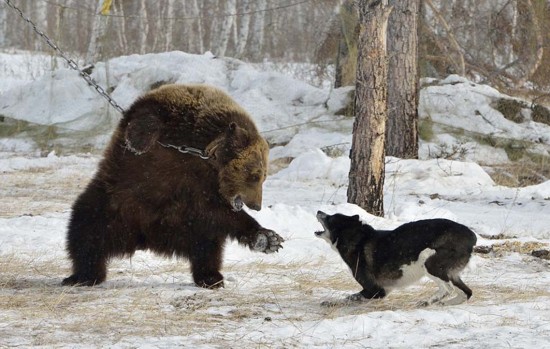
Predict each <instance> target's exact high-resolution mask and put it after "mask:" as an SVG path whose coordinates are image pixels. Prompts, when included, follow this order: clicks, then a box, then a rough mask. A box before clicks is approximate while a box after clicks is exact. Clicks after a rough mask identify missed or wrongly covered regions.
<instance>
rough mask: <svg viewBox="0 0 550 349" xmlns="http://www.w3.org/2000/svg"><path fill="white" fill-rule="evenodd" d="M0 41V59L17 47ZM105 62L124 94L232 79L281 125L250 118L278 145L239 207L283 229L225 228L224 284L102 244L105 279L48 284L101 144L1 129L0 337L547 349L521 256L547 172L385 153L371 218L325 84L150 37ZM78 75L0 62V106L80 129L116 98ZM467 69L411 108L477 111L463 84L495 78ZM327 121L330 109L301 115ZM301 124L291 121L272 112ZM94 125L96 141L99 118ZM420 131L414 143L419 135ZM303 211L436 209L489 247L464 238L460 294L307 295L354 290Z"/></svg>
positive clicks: (537, 232) (62, 267)
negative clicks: (264, 235)
mask: <svg viewBox="0 0 550 349" xmlns="http://www.w3.org/2000/svg"><path fill="white" fill-rule="evenodd" d="M9 56H10V55H5V56H1V57H0V58H2V59H3V62H18V60H21V59H22V58H21V57H20V56H13V57H9ZM27 61H28V62H34V61H33V60H31V59H28V60H27ZM113 61H114V62H113ZM113 61H111V62H110V63H109V64H110V66H111V69H110V70H109V72H111V73H112V74H113V76H112V77H111V80H110V81H111V83H112V86H116V88H115V89H114V91H113V96H114V97H115V98H117V97H118V98H117V101H118V102H119V103H122V104H123V105H124V106H127V105H128V104H129V103H131V100H132V99H133V98H135V96H137V95H138V94H139V93H141V92H143V91H144V90H145V89H146V88H147V87H148V86H149V84H150V83H154V82H156V81H158V80H163V79H164V80H169V81H177V82H199V81H200V82H207V83H211V84H215V85H217V86H220V87H222V88H224V89H226V90H227V91H228V92H229V93H231V94H232V96H233V97H234V98H235V99H237V100H238V101H239V102H240V103H241V104H242V105H243V106H244V107H245V108H246V109H247V110H249V112H250V113H251V114H252V115H253V116H254V117H255V118H257V122H258V125H259V126H260V129H261V130H262V131H269V130H273V129H280V128H283V130H280V131H278V132H273V133H269V132H266V133H265V135H266V137H268V138H269V139H270V141H271V142H272V143H280V144H282V145H280V146H276V147H274V148H273V149H272V151H271V159H272V164H271V165H272V166H271V169H272V172H273V173H272V174H271V175H270V176H269V177H268V180H267V181H266V183H265V186H264V204H263V209H262V210H261V211H260V212H255V211H251V212H250V213H251V215H253V216H254V217H256V218H257V219H258V221H259V222H260V223H261V224H262V225H263V226H265V227H269V228H271V229H274V230H276V231H277V232H278V233H279V234H281V235H282V236H283V237H284V238H285V240H286V241H285V243H284V248H283V249H282V250H281V251H280V252H279V253H277V254H275V255H264V254H257V253H253V252H250V251H248V250H247V249H245V248H243V247H240V246H238V245H236V244H235V243H230V244H229V245H228V248H227V249H226V253H225V263H224V269H223V273H224V275H225V278H226V287H225V288H224V289H221V290H215V291H209V290H204V289H199V288H197V287H195V286H194V285H193V283H192V279H191V275H190V273H189V271H188V269H189V266H188V263H187V262H186V261H181V260H175V259H172V260H170V259H164V258H160V257H157V256H155V255H152V254H150V253H146V252H139V253H137V254H136V255H135V256H134V257H133V258H132V259H126V260H114V261H113V262H112V263H111V265H110V268H109V274H108V280H107V281H106V282H105V283H103V284H101V285H100V286H97V287H93V288H71V287H61V286H60V282H61V280H62V278H64V277H66V276H67V275H68V274H69V272H70V270H69V269H70V264H69V261H68V260H67V258H66V255H65V251H64V238H65V233H66V225H67V220H68V217H69V214H70V206H71V204H72V202H73V201H74V199H75V198H76V196H77V195H78V193H79V192H80V191H81V190H83V188H84V186H85V185H86V184H87V182H88V180H89V179H90V178H91V176H92V175H93V173H94V171H95V168H96V165H97V163H98V161H99V159H100V155H99V154H97V153H75V154H63V155H56V154H55V153H49V154H47V156H46V155H45V154H42V152H41V151H40V150H37V149H36V144H34V143H33V141H32V140H31V139H29V138H26V137H17V138H4V139H2V140H1V141H0V150H1V152H0V176H1V183H2V185H1V186H0V348H4V347H6V348H12V347H19V348H28V347H41V348H51V347H55V348H68V347H70V348H98V347H102V348H105V347H108V348H174V347H190V348H252V347H254V348H256V347H257V348H413V347H414V348H428V347H434V348H435V347H444V348H480V347H488V348H501V347H511V348H545V347H550V316H549V314H550V287H549V285H550V263H549V261H548V260H545V259H540V258H537V257H534V256H532V255H531V252H532V251H533V250H539V249H548V248H549V243H550V228H548V224H549V222H550V181H547V182H544V183H542V184H538V185H534V186H530V187H523V188H508V187H501V186H498V185H496V184H495V183H494V182H493V181H492V180H491V178H490V177H489V176H488V175H487V173H485V171H484V170H483V168H481V167H480V166H479V165H477V164H476V163H473V162H461V161H450V160H444V159H425V160H402V159H397V158H387V160H386V163H387V167H386V182H385V203H384V204H385V210H386V217H384V218H379V217H374V216H371V215H369V214H367V213H366V212H364V211H363V210H361V209H360V208H358V207H356V206H354V205H351V204H347V203H346V190H347V174H348V170H349V159H348V158H347V156H346V155H347V152H348V150H349V142H350V139H351V137H350V129H351V121H350V120H349V118H344V117H339V116H335V115H334V112H335V111H336V110H338V109H340V108H341V104H342V100H343V98H344V97H343V96H345V93H342V91H332V92H330V91H328V90H324V89H319V88H314V87H312V86H308V85H306V84H304V83H302V82H297V81H295V80H293V79H291V78H290V77H285V76H283V75H281V74H278V73H273V72H265V71H258V70H256V69H255V68H253V67H251V66H249V65H246V64H244V63H242V62H238V61H234V60H227V61H225V60H217V59H213V58H212V57H210V56H208V55H205V56H193V55H186V54H183V53H166V54H160V55H146V56H130V57H120V58H117V60H113ZM117 62H118V63H117ZM6 64H8V63H6ZM117 64H118V65H117ZM29 65H30V66H32V67H33V68H32V69H29V71H31V70H32V71H35V72H36V71H40V69H39V68H37V66H36V65H35V63H33V64H31V63H29ZM98 66H99V65H98ZM189 67H191V68H189ZM124 69H126V70H124ZM100 71H101V69H96V72H97V74H99V72H100ZM191 71H193V72H194V75H191ZM5 72H17V74H15V73H9V74H8V73H5ZM3 75H5V78H4V76H3ZM14 76H15V77H14ZM136 76H137V77H136ZM452 79H454V80H452V81H456V80H457V79H459V78H456V77H454V78H452ZM80 84H84V83H83V82H81V81H79V80H78V79H77V77H75V76H73V74H72V73H70V72H67V71H57V72H54V73H45V75H42V76H40V77H29V76H28V75H25V72H24V71H21V72H20V71H19V70H17V69H15V68H13V69H8V68H5V69H4V72H2V73H1V74H0V85H1V86H2V88H1V89H0V93H1V95H0V113H1V114H3V115H5V116H9V117H12V118H17V119H20V120H27V121H31V122H44V124H53V125H57V126H59V127H65V128H71V127H77V126H79V125H80V126H79V127H86V128H88V129H97V126H98V125H99V124H98V123H97V122H96V120H94V119H93V116H94V115H95V114H94V113H99V115H108V117H109V118H112V119H111V120H112V122H110V124H114V123H115V121H116V114H114V112H113V113H104V111H105V110H103V109H104V108H105V104H104V102H103V100H101V99H100V98H99V97H98V96H97V95H95V94H94V93H93V92H88V90H87V87H86V86H85V85H83V86H81V85H80ZM467 85H470V83H461V84H454V85H451V84H447V85H442V86H443V88H445V89H450V88H451V87H450V86H458V87H460V88H458V87H457V88H456V90H453V91H454V92H452V91H451V92H449V91H446V92H445V93H447V94H449V93H450V94H452V95H453V100H460V98H462V100H463V101H465V102H462V103H458V102H452V103H451V104H448V103H447V102H448V101H449V99H448V97H445V99H443V100H441V99H437V100H436V101H435V102H433V103H432V104H425V105H424V106H423V108H425V110H429V111H430V114H431V117H433V118H436V117H439V118H440V119H438V120H443V118H444V116H443V114H444V113H440V112H439V111H438V110H441V108H443V107H441V106H444V104H445V103H447V107H445V108H447V110H448V112H449V113H451V112H452V113H454V114H448V115H447V116H448V119H453V117H454V116H456V118H455V119H459V120H462V117H463V116H464V115H468V112H467V111H468V110H473V109H474V108H475V109H476V110H488V109H487V108H488V107H487V104H486V103H487V102H488V100H486V99H480V98H469V96H470V97H471V96H472V95H476V94H478V93H479V91H480V90H483V91H485V92H486V93H487V94H488V95H490V94H492V93H497V92H496V91H494V90H492V89H491V90H490V93H488V92H487V91H489V90H488V89H489V88H488V87H483V86H482V87H480V86H478V85H476V86H472V87H473V89H468V88H465V87H466V86H467ZM474 85H475V84H474ZM76 86H79V87H78V88H77V87H76ZM462 87H464V88H462ZM61 90H67V91H66V93H67V94H68V95H67V96H65V97H64V99H69V100H63V101H61V102H56V99H55V98H54V99H52V98H46V97H44V96H41V94H44V95H50V96H52V95H53V96H57V95H58V93H60V92H59V91H61ZM117 91H118V92H117ZM440 92H441V90H436V91H435V93H434V94H432V95H430V96H432V97H433V96H436V95H437V93H440ZM473 101H476V102H473ZM426 103H427V102H426ZM457 103H458V104H457ZM469 103H470V104H469ZM471 103H477V105H474V106H472V105H471ZM449 105H453V106H454V107H453V108H450V107H448V106H449ZM460 105H463V106H464V108H459V107H457V106H460ZM102 108H103V109H102ZM483 108H485V109H483ZM96 109H98V110H99V109H101V110H103V112H98V111H97V110H96ZM464 110H466V111H465V112H462V111H464ZM40 113H41V114H40ZM491 113H492V112H491ZM39 114H40V115H42V116H39ZM77 114H78V115H77ZM436 114H437V115H439V116H435V115H436ZM456 114H460V115H456ZM491 115H492V116H491V119H490V120H491V123H492V124H493V126H495V127H496V128H498V129H499V130H508V131H509V132H511V133H513V134H514V136H515V137H521V132H524V133H525V134H526V135H530V134H531V133H530V132H531V130H533V129H536V130H537V132H541V134H542V136H541V137H542V138H544V137H550V128H548V127H547V126H546V125H542V124H536V123H535V124H536V125H534V124H533V123H532V122H528V123H527V124H526V125H525V127H524V128H520V127H516V126H515V125H512V126H511V125H509V124H508V123H507V122H505V121H502V122H501V123H500V121H499V120H500V117H499V115H498V114H496V113H495V114H491ZM472 116H473V115H472ZM44 120H45V121H44ZM103 120H104V121H105V119H103ZM327 120H328V121H333V120H336V121H335V122H317V123H311V121H327ZM460 122H463V123H464V124H467V122H465V121H460ZM472 122H481V121H480V120H476V121H472ZM301 123H308V125H307V126H301V127H290V128H285V127H286V126H288V125H296V124H301ZM535 126H536V127H535ZM0 127H1V124H0ZM111 127H112V125H111ZM545 127H546V128H545ZM484 129H485V128H484V127H481V126H480V127H478V130H484ZM487 132H494V130H488V131H487ZM438 137H439V136H438ZM541 137H539V138H541ZM526 138H528V136H526ZM97 139H98V140H101V139H103V140H105V139H108V132H107V131H105V132H104V134H103V138H101V137H98V138H97ZM287 141H288V143H286V142H287ZM98 142H99V144H100V143H101V141H98ZM543 143H544V142H543ZM427 146H428V145H427V144H426V143H424V144H422V147H423V149H424V150H425V149H428V147H427ZM322 150H324V152H323V151H322ZM327 153H330V154H331V156H328V155H327ZM472 153H476V154H477V156H480V154H490V153H491V152H490V151H483V152H472ZM423 157H424V158H426V157H427V156H426V155H425V154H424V155H423ZM285 159H292V161H291V162H290V164H288V166H286V165H285V166H283V164H285ZM319 209H320V210H323V211H325V212H329V213H334V212H341V213H345V214H359V215H360V216H361V217H362V219H364V220H365V221H366V222H369V223H370V224H371V225H373V226H375V227H376V228H380V229H389V228H393V227H396V226H398V225H400V224H402V223H405V222H408V221H411V220H417V219H424V218H434V217H445V218H450V219H454V220H456V221H458V222H461V223H463V224H465V225H467V226H469V227H471V228H472V229H473V230H474V231H475V232H476V233H477V234H478V245H480V246H493V250H492V252H490V253H488V254H482V253H476V254H474V256H473V258H472V261H471V263H470V265H469V267H468V269H467V270H466V271H465V272H464V274H463V276H464V277H463V279H464V281H465V282H466V284H468V285H469V286H470V287H471V288H472V290H473V292H474V295H473V297H472V299H471V300H470V301H468V302H467V303H464V304H462V305H458V306H448V307H441V306H430V307H427V308H419V307H417V306H416V303H417V302H418V301H419V300H423V299H425V298H427V297H429V296H430V295H431V293H433V292H435V290H436V287H435V285H434V284H433V283H431V282H430V281H428V280H426V281H425V282H422V283H419V284H418V285H415V286H411V287H409V288H406V289H403V290H399V291H395V292H394V293H391V294H390V295H389V296H388V297H387V298H386V299H384V300H377V301H371V302H366V303H362V304H341V305H339V306H335V307H323V306H321V305H320V304H321V302H322V301H324V300H339V299H342V298H343V297H345V296H346V295H348V294H350V293H354V292H357V291H359V290H360V288H359V285H358V284H357V283H356V282H355V280H354V279H353V277H352V276H351V274H350V272H349V270H348V268H347V267H346V266H345V264H344V263H343V262H342V261H341V259H340V257H339V256H338V255H337V254H336V253H335V252H334V251H332V250H331V248H330V246H328V244H326V243H325V242H324V241H322V240H320V239H317V238H315V236H314V231H316V230H319V229H320V224H319V223H317V220H316V219H315V213H316V211H317V210H319Z"/></svg>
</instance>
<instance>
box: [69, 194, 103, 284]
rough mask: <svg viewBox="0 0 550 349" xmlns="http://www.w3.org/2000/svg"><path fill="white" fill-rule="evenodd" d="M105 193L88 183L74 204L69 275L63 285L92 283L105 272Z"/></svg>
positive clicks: (98, 279) (70, 233) (98, 281)
mask: <svg viewBox="0 0 550 349" xmlns="http://www.w3.org/2000/svg"><path fill="white" fill-rule="evenodd" d="M105 201H106V200H105V193H104V192H103V191H102V190H101V189H100V188H98V187H92V186H89V187H88V188H87V189H86V191H85V192H84V193H82V195H81V196H80V197H79V198H78V199H77V201H76V202H75V204H74V206H73V212H72V216H71V220H70V222H69V227H68V233H67V251H68V253H69V258H70V259H71V261H72V275H71V276H69V277H68V278H66V279H64V280H63V282H62V284H63V285H67V286H68V285H76V286H94V285H97V284H100V283H102V282H103V281H105V278H106V275H107V259H108V257H107V253H108V252H107V251H106V245H105V240H106V236H107V219H106V216H105V211H104V210H105Z"/></svg>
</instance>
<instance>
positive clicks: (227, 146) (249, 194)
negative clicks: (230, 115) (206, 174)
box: [205, 122, 269, 211]
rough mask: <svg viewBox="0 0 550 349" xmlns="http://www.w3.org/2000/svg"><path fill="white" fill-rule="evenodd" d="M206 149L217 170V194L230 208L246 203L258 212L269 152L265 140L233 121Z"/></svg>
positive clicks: (239, 208) (237, 208) (237, 209)
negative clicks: (218, 189)
mask: <svg viewBox="0 0 550 349" xmlns="http://www.w3.org/2000/svg"><path fill="white" fill-rule="evenodd" d="M205 151H206V154H207V155H208V157H209V161H211V162H212V164H214V166H215V167H216V168H217V169H218V179H219V188H220V194H221V196H222V197H223V198H224V199H225V200H226V201H227V202H228V203H229V204H230V205H231V207H232V208H233V210H234V211H239V210H241V209H242V206H243V204H245V205H246V206H248V208H250V209H253V210H257V211H259V210H260V209H261V208H262V185H263V183H264V181H265V179H266V176H267V165H268V153H269V146H268V144H267V142H266V141H265V139H263V138H262V137H261V136H259V135H258V134H250V133H249V132H247V131H246V130H245V129H243V128H241V127H239V126H238V125H237V124H236V123H234V122H232V123H230V124H229V127H228V128H227V130H226V131H225V132H224V133H223V134H222V135H220V136H218V137H217V138H216V139H215V140H214V141H212V142H211V143H210V144H209V145H208V146H207V147H206V150H205Z"/></svg>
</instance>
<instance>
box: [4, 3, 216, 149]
mask: <svg viewBox="0 0 550 349" xmlns="http://www.w3.org/2000/svg"><path fill="white" fill-rule="evenodd" d="M4 1H5V2H6V4H7V5H8V6H9V7H11V8H12V9H14V10H15V11H17V13H19V16H20V17H21V18H23V20H24V21H25V22H27V23H29V24H30V25H31V26H32V29H33V30H34V31H35V32H36V34H38V35H39V36H40V37H42V39H44V41H46V43H47V44H48V45H49V46H50V47H51V48H52V49H53V50H54V51H56V52H57V54H58V55H59V56H61V57H62V58H63V59H64V60H65V61H66V62H67V64H68V65H69V67H71V69H74V70H76V71H77V72H78V73H79V74H80V76H81V77H82V78H83V79H84V80H85V81H86V82H87V83H88V85H90V86H92V87H93V88H95V90H96V91H97V92H98V93H99V94H100V95H101V96H103V98H105V99H106V100H107V101H108V102H109V104H111V105H112V106H113V107H114V108H115V109H116V110H118V111H119V112H120V113H121V114H123V113H124V109H123V108H122V107H121V106H120V105H118V104H117V102H115V100H114V99H113V98H111V96H109V94H108V93H107V92H105V90H104V89H103V88H102V87H101V86H99V85H98V84H97V83H96V82H95V81H94V79H92V77H91V76H90V75H89V74H88V73H86V72H85V71H83V70H82V69H80V67H79V66H78V64H77V63H76V62H75V61H74V60H72V59H71V58H68V57H67V55H66V54H65V53H64V52H63V51H62V50H61V49H60V48H59V47H58V46H57V45H56V44H55V43H54V42H53V41H52V40H51V39H50V38H49V37H48V36H47V35H46V34H44V32H42V31H41V30H39V29H38V28H37V27H36V24H34V23H33V21H31V20H30V19H29V18H28V17H25V15H24V14H23V11H21V10H20V9H19V8H18V7H17V6H15V5H14V4H12V3H11V1H10V0H4ZM158 143H159V144H160V145H162V146H163V147H165V148H174V149H176V150H177V151H179V152H180V153H183V154H191V155H195V156H198V157H200V158H201V159H203V160H208V159H209V157H208V155H206V153H205V152H204V151H203V150H200V149H197V148H193V147H188V146H185V145H181V146H175V145H172V144H162V143H160V142H158Z"/></svg>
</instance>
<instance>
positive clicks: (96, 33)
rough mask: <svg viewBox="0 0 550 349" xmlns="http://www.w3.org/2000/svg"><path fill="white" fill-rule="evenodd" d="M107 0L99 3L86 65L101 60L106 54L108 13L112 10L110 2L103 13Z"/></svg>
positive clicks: (100, 0) (101, 0)
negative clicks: (105, 42) (104, 48)
mask: <svg viewBox="0 0 550 349" xmlns="http://www.w3.org/2000/svg"><path fill="white" fill-rule="evenodd" d="M106 1H107V0H99V1H98V3H97V11H96V16H95V19H94V22H93V27H92V34H91V37H90V43H89V44H88V53H87V54H86V62H85V63H86V65H88V64H93V63H95V62H97V61H99V60H101V59H102V58H103V56H104V52H103V41H104V38H105V33H106V32H107V24H108V19H109V17H108V16H106V14H108V12H109V11H110V4H108V5H109V8H108V9H107V10H105V11H106V12H107V13H103V12H104V9H103V4H104V2H106ZM104 14H105V15H104Z"/></svg>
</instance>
